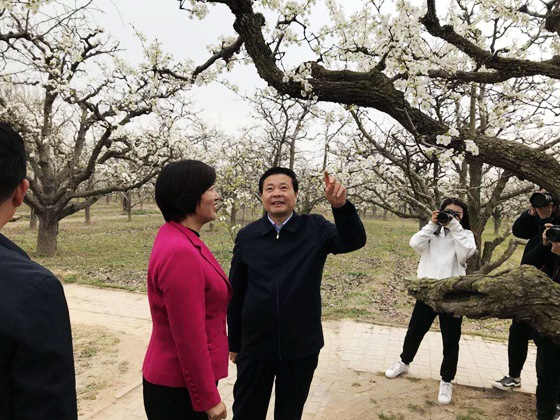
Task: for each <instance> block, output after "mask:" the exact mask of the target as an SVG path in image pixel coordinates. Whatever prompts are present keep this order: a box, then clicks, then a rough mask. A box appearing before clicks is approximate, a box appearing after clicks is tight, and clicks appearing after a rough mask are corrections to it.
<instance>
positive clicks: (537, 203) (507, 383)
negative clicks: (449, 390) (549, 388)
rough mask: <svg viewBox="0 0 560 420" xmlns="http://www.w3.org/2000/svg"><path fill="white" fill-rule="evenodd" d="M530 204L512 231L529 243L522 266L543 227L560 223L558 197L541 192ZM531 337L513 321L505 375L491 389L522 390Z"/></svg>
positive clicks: (522, 325)
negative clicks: (523, 372) (522, 374)
mask: <svg viewBox="0 0 560 420" xmlns="http://www.w3.org/2000/svg"><path fill="white" fill-rule="evenodd" d="M529 201H530V203H531V205H530V207H529V210H526V211H524V212H523V213H521V214H520V215H519V217H518V218H517V219H516V220H515V222H514V223H513V227H512V229H511V231H512V233H513V235H514V236H516V237H518V238H521V239H528V241H527V244H526V245H525V249H524V251H523V256H522V258H521V264H530V262H528V261H527V255H528V253H529V252H530V251H531V250H532V249H533V248H535V246H537V245H539V244H540V243H541V242H542V232H543V231H544V225H545V223H553V224H554V223H560V219H558V218H557V216H556V215H557V211H558V197H556V196H554V195H552V194H551V193H549V192H548V191H546V190H544V189H540V190H538V191H537V192H535V193H534V194H533V195H532V196H531V198H530V200H529ZM530 265H533V264H530ZM536 268H538V269H540V268H541V267H540V266H539V267H536ZM532 334H533V329H532V328H531V327H530V326H529V324H527V323H526V322H525V321H520V320H515V319H514V320H512V322H511V326H510V328H509V336H508V368H509V370H508V374H507V375H505V376H504V377H503V378H502V379H498V380H496V381H494V382H492V386H493V387H494V388H497V389H501V390H504V391H505V390H509V389H514V388H519V387H520V386H521V370H522V369H523V365H524V364H525V360H527V351H528V348H529V340H531V338H532Z"/></svg>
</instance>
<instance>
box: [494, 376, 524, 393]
mask: <svg viewBox="0 0 560 420" xmlns="http://www.w3.org/2000/svg"><path fill="white" fill-rule="evenodd" d="M492 386H493V387H494V388H497V389H501V390H502V391H507V390H510V389H514V388H519V387H520V386H521V378H518V379H515V378H512V377H511V376H507V375H506V376H504V377H503V378H502V379H500V380H498V381H494V382H492Z"/></svg>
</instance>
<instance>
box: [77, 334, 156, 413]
mask: <svg viewBox="0 0 560 420" xmlns="http://www.w3.org/2000/svg"><path fill="white" fill-rule="evenodd" d="M72 335H73V337H74V362H75V367H76V390H77V394H78V415H79V416H80V417H82V416H86V415H90V414H93V413H95V411H96V410H98V409H100V408H103V407H105V406H107V405H109V404H111V403H112V402H113V401H114V400H115V397H116V396H118V395H121V394H123V393H125V392H126V391H128V388H129V387H130V386H131V384H140V382H141V378H142V376H141V375H142V374H141V372H140V369H139V367H140V366H141V365H142V360H143V358H144V354H145V352H146V344H145V343H144V342H143V341H141V340H140V339H138V337H135V336H133V335H129V334H122V333H115V332H114V331H111V330H109V329H107V328H103V327H99V326H89V325H73V326H72Z"/></svg>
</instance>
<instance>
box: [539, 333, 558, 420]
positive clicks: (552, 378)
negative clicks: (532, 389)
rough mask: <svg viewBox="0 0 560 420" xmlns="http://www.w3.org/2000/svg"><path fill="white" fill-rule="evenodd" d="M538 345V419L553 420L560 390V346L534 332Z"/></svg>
mask: <svg viewBox="0 0 560 420" xmlns="http://www.w3.org/2000/svg"><path fill="white" fill-rule="evenodd" d="M533 339H534V340H535V344H536V345H537V419H538V420H552V419H553V418H554V414H555V413H556V404H557V403H558V392H559V390H560V346H559V345H558V344H556V343H554V342H553V341H552V340H551V339H550V338H548V337H543V336H541V335H540V334H539V333H538V332H536V331H535V332H534V334H533Z"/></svg>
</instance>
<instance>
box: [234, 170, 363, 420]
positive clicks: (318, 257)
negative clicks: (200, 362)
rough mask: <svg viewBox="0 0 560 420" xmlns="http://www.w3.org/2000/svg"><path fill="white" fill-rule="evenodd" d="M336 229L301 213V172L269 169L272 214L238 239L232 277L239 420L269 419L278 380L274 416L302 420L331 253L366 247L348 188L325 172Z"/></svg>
mask: <svg viewBox="0 0 560 420" xmlns="http://www.w3.org/2000/svg"><path fill="white" fill-rule="evenodd" d="M325 183H326V189H325V195H326V198H327V200H328V202H329V203H330V204H331V206H332V211H333V215H334V220H335V223H331V222H329V221H327V220H326V219H325V218H324V217H323V216H320V215H317V214H311V215H307V214H306V215H299V214H297V213H296V212H294V207H295V204H296V200H297V194H298V181H297V178H296V175H295V173H294V172H293V171H292V170H290V169H286V168H280V167H275V168H271V169H269V170H267V171H266V172H265V173H264V174H263V176H262V177H261V178H260V180H259V192H260V194H261V200H262V203H263V206H264V208H265V210H266V214H265V215H264V216H263V217H262V218H261V219H260V220H257V221H255V222H253V223H251V224H249V225H247V226H246V227H244V228H243V229H241V230H240V231H239V233H238V235H237V238H236V240H235V247H234V250H233V259H232V261H231V269H230V274H229V278H230V281H231V284H232V287H233V298H232V300H231V302H230V304H229V308H228V317H227V319H228V333H229V349H230V358H231V360H232V361H233V362H234V363H236V364H237V381H236V382H235V386H234V389H233V396H234V403H233V418H234V420H264V419H265V418H266V412H267V409H268V404H269V401H270V395H271V391H272V384H273V382H274V379H275V378H276V390H275V393H276V400H275V408H274V418H275V419H277V420H296V419H300V418H301V416H302V413H303V406H304V404H305V401H306V399H307V395H308V393H309V388H310V385H311V381H312V379H313V373H314V371H315V368H316V367H317V362H318V358H319V351H320V349H321V348H322V347H323V344H324V341H323V330H322V326H321V294H320V288H321V279H322V275H323V267H324V265H325V260H326V258H327V255H328V254H330V253H332V254H340V253H346V252H351V251H354V250H356V249H359V248H361V247H363V246H364V245H365V243H366V233H365V229H364V226H363V224H362V222H361V220H360V218H359V216H358V213H357V212H356V209H355V208H354V206H353V205H352V204H351V203H350V202H349V201H347V200H346V188H345V187H344V186H343V185H341V184H340V183H339V182H337V181H336V180H335V179H334V178H333V177H330V176H329V175H328V174H327V173H325Z"/></svg>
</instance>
